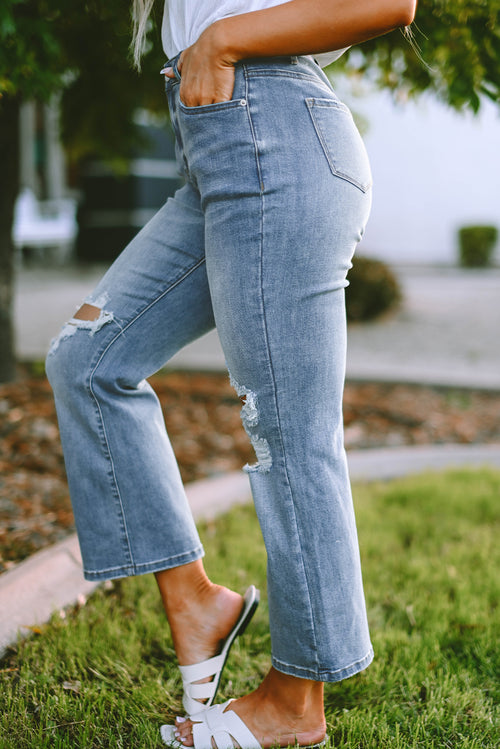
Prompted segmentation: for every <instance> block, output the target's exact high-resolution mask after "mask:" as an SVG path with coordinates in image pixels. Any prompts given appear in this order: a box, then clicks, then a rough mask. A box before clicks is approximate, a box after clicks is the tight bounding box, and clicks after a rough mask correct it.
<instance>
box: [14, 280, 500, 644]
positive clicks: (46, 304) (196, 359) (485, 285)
mask: <svg viewBox="0 0 500 749" xmlns="http://www.w3.org/2000/svg"><path fill="white" fill-rule="evenodd" d="M101 273H102V268H98V267H90V268H86V269H69V270H57V271H55V270H41V269H36V270H32V271H23V272H21V273H20V274H19V276H18V286H17V295H16V328H17V341H18V354H19V356H20V357H21V358H24V359H41V358H43V356H44V353H45V351H46V350H47V347H48V345H49V341H50V338H51V337H52V336H53V335H54V334H55V333H56V332H57V330H58V328H59V326H60V325H61V324H62V323H63V322H64V321H65V320H66V318H67V317H69V316H70V315H71V314H72V311H73V310H74V309H75V306H76V305H78V304H79V303H80V302H81V301H82V300H83V298H84V297H85V295H86V294H88V293H89V292H90V291H91V290H92V288H93V286H94V284H95V282H96V280H97V279H98V278H99V277H100V275H101ZM397 275H398V276H399V279H400V282H401V285H402V288H403V293H404V304H403V305H402V307H401V309H400V310H399V311H398V312H397V313H396V314H395V315H392V316H391V317H389V318H388V319H386V320H383V321H381V322H375V323H370V324H365V325H353V326H351V328H350V351H349V360H348V369H347V374H348V377H350V378H352V379H361V380H384V381H389V382H390V381H397V382H420V383H429V384H442V385H450V384H452V385H462V386H465V387H476V388H478V387H484V388H491V389H498V390H500V345H499V333H498V331H499V330H500V269H493V270H487V271H464V270H459V269H450V268H447V269H437V268H436V269H434V268H424V267H419V268H412V269H411V268H399V269H397ZM172 365H173V366H177V367H179V368H182V367H185V368H198V369H200V368H201V369H211V370H218V369H224V357H223V354H222V351H221V350H220V345H219V344H218V341H217V337H216V336H215V334H209V335H208V336H205V337H204V338H202V339H201V340H200V341H198V342H197V343H196V344H193V345H192V346H188V347H187V348H186V349H184V350H183V351H182V352H180V353H179V354H178V355H177V356H176V357H175V359H174V360H173V361H172ZM463 465H471V466H477V465H490V466H492V467H494V468H497V469H499V470H500V445H484V446H482V445H470V446H463V445H459V446H457V445H438V446H428V447H410V448H408V447H403V448H384V449H376V450H362V451H351V452H350V453H349V467H350V472H351V477H352V479H353V480H354V481H364V480H373V479H390V478H394V477H396V476H401V475H405V474H407V473H415V472H419V471H422V470H441V469H444V468H447V467H451V466H463ZM187 491H188V498H189V501H190V503H191V505H192V507H193V512H194V515H195V517H196V518H197V519H201V518H208V517H213V516H215V515H216V514H218V513H220V512H224V511H225V510H227V509H229V507H231V506H232V505H234V504H235V503H238V502H247V501H248V500H249V498H250V489H249V485H248V479H247V476H246V474H244V473H231V474H228V475H226V476H223V477H221V478H216V479H211V480H207V481H202V482H197V483H195V484H192V485H190V486H188V489H187ZM95 587H96V585H95V584H93V583H88V582H85V581H84V579H83V576H82V573H81V569H80V555H79V550H78V544H77V540H76V537H75V536H72V537H70V538H68V539H66V540H65V541H63V542H61V543H60V544H57V545H55V546H53V547H51V548H49V549H46V550H44V551H41V552H39V553H38V554H35V555H34V556H33V557H31V558H30V559H28V560H27V561H26V562H23V563H22V564H20V565H18V566H17V567H15V568H14V569H13V570H11V571H9V572H6V573H4V574H3V575H1V576H0V654H1V652H2V651H3V650H4V649H5V647H6V646H7V645H8V644H9V643H11V642H13V641H15V639H16V637H17V636H18V634H21V635H23V634H26V633H27V632H29V626H32V625H34V624H36V623H41V622H44V621H46V620H47V619H48V618H49V616H50V614H51V613H52V612H53V611H54V610H57V609H60V608H62V607H64V606H67V605H69V604H71V603H74V602H75V601H76V600H78V599H79V598H80V599H81V597H82V596H83V597H85V596H87V595H88V594H89V593H91V592H92V590H93V589H94V588H95Z"/></svg>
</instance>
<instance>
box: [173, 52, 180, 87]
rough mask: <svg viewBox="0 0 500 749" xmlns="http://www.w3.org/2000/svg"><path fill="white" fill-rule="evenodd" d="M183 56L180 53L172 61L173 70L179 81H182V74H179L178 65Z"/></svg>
mask: <svg viewBox="0 0 500 749" xmlns="http://www.w3.org/2000/svg"><path fill="white" fill-rule="evenodd" d="M180 56H181V53H180V52H179V54H178V55H176V56H175V57H174V58H173V60H172V63H171V64H172V69H173V71H174V75H175V77H176V78H177V80H178V81H180V79H181V74H180V73H179V68H178V67H177V63H178V62H179V57H180Z"/></svg>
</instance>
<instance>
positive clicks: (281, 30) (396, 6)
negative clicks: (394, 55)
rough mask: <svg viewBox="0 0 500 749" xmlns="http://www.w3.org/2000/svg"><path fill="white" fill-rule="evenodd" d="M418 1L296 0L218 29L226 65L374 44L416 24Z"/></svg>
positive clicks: (222, 23) (218, 43)
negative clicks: (250, 59)
mask: <svg viewBox="0 0 500 749" xmlns="http://www.w3.org/2000/svg"><path fill="white" fill-rule="evenodd" d="M415 6H416V0H356V2H354V1H353V0H292V1H291V2H288V3H285V4H283V5H277V6H275V7H272V8H266V9H265V10H260V11H255V12H253V13H244V14H241V15H237V16H231V17H229V18H224V19H221V20H220V21H218V22H217V23H216V24H214V25H213V27H212V29H211V31H212V33H213V34H214V38H213V42H214V44H215V45H216V46H217V47H219V50H220V54H221V55H222V56H223V57H224V58H225V60H227V61H232V62H237V61H238V60H242V59H246V58H251V57H266V56H271V55H292V54H293V55H300V54H311V53H315V52H318V53H319V52H327V51H330V50H333V49H341V48H343V47H348V46H350V45H352V44H357V43H359V42H363V41H366V40H367V39H372V38H373V37H376V36H380V35H381V34H385V33H386V32H388V31H391V30H392V29H394V28H397V27H399V26H406V25H408V24H409V23H411V21H412V20H413V16H414V13H415Z"/></svg>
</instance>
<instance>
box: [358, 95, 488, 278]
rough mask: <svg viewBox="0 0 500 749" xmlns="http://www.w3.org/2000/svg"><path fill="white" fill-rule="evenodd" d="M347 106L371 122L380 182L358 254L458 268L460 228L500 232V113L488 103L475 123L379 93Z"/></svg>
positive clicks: (437, 106)
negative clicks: (483, 226) (481, 226)
mask: <svg viewBox="0 0 500 749" xmlns="http://www.w3.org/2000/svg"><path fill="white" fill-rule="evenodd" d="M348 103H349V104H350V105H351V106H352V107H353V109H354V111H355V112H357V113H359V114H360V115H361V117H362V119H364V120H366V122H367V126H368V129H367V131H366V133H365V134H364V137H365V143H366V147H367V149H368V152H369V155H370V159H371V163H372V170H373V175H374V191H373V209H372V215H371V218H370V222H369V225H368V228H367V231H366V234H365V238H364V240H363V242H362V245H361V247H360V252H362V253H363V254H366V255H370V256H375V257H379V258H381V259H384V260H387V261H390V262H402V263H445V264H454V263H455V262H456V258H457V240H456V234H457V229H458V228H459V227H461V226H463V225H466V224H473V223H485V224H494V225H496V226H497V227H498V228H499V230H500V108H499V107H495V106H494V105H493V104H492V103H490V102H485V104H484V108H483V109H482V111H481V113H480V115H479V116H477V117H474V116H473V115H471V114H458V113H456V112H454V111H452V110H451V109H449V108H448V107H446V106H445V105H443V104H441V103H439V102H438V101H436V100H435V99H434V98H432V97H430V96H425V97H422V98H420V99H419V100H417V101H411V102H406V103H404V104H398V105H395V104H394V103H393V102H392V100H391V98H390V96H389V95H388V94H387V93H386V92H381V91H377V92H372V93H370V94H368V95H365V96H363V97H357V98H350V99H349V102H348ZM496 261H497V262H500V247H498V246H497V248H496Z"/></svg>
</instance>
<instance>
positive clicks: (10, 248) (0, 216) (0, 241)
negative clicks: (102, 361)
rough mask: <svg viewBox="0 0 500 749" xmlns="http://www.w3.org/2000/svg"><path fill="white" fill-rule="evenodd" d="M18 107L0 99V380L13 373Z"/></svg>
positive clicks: (15, 99) (17, 188) (9, 100)
mask: <svg viewBox="0 0 500 749" xmlns="http://www.w3.org/2000/svg"><path fill="white" fill-rule="evenodd" d="M19 109H20V101H19V99H17V98H9V97H5V98H3V99H0V382H8V381H9V380H12V379H14V376H15V353H14V326H13V321H12V317H13V315H12V302H13V285H14V245H13V243H12V223H13V219H14V204H15V202H16V197H17V194H18V192H19Z"/></svg>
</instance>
